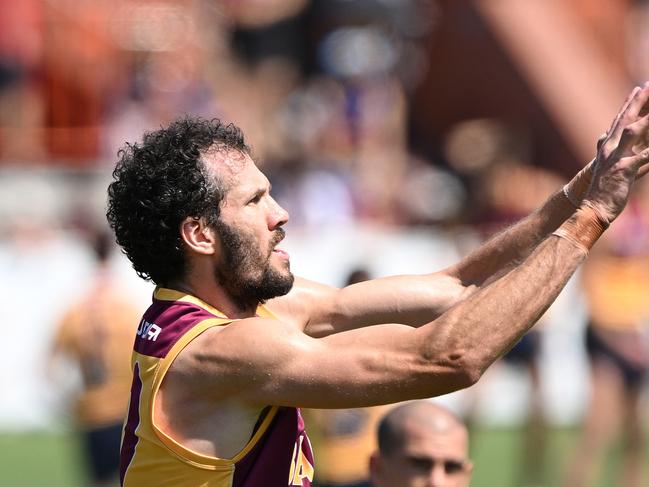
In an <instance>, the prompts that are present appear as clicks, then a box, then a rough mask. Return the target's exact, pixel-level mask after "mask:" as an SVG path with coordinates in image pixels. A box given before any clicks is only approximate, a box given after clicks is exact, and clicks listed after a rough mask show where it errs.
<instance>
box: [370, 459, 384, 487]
mask: <svg viewBox="0 0 649 487" xmlns="http://www.w3.org/2000/svg"><path fill="white" fill-rule="evenodd" d="M368 463H369V465H368V467H369V471H370V479H371V480H372V485H378V483H379V481H380V478H381V454H380V453H379V451H378V450H375V451H374V452H373V453H372V455H371V456H370V458H369V462H368Z"/></svg>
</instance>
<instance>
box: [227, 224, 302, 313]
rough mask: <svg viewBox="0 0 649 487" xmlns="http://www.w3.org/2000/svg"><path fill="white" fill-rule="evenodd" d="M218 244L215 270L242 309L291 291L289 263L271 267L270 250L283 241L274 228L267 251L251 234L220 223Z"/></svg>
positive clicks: (280, 232) (280, 229)
mask: <svg viewBox="0 0 649 487" xmlns="http://www.w3.org/2000/svg"><path fill="white" fill-rule="evenodd" d="M214 227H215V230H216V232H217V233H218V235H219V237H220V240H221V248H222V250H223V259H222V260H221V262H220V263H219V264H218V265H217V266H216V267H215V268H214V275H215V278H216V280H217V282H218V283H219V284H220V285H222V286H223V287H224V288H225V289H226V290H227V291H228V293H229V294H230V296H232V298H233V299H234V300H235V301H236V302H237V304H238V305H239V307H240V308H241V309H245V308H251V307H256V306H257V304H259V303H263V302H265V301H266V300H268V299H272V298H275V297H278V296H283V295H285V294H287V293H288V292H289V291H290V290H291V288H292V287H293V280H294V277H293V274H292V273H291V271H290V264H289V262H288V261H286V262H282V263H279V264H276V265H273V263H272V261H271V257H272V255H273V249H274V248H275V246H276V245H277V244H278V243H279V242H280V241H281V240H282V239H283V238H284V235H285V232H284V230H283V229H282V228H277V229H276V230H275V232H274V236H273V238H272V239H271V240H270V243H269V246H268V248H262V247H261V246H260V244H259V243H258V242H257V241H256V239H255V238H254V236H253V235H252V234H249V233H247V232H246V231H245V230H243V229H237V228H235V227H231V226H229V225H227V224H225V223H223V222H222V221H218V222H217V223H216V224H215V226H214Z"/></svg>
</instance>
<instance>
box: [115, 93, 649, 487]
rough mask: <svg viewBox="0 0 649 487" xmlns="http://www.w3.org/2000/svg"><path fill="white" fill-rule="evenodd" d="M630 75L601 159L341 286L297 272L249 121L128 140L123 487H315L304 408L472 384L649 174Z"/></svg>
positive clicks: (118, 212)
mask: <svg viewBox="0 0 649 487" xmlns="http://www.w3.org/2000/svg"><path fill="white" fill-rule="evenodd" d="M647 100H649V84H647V85H645V86H644V87H643V88H639V87H638V88H636V89H635V90H634V91H633V92H632V93H631V95H630V96H629V98H628V99H627V101H626V103H625V104H624V106H623V107H622V109H621V111H620V113H619V114H618V116H617V117H616V118H615V120H614V121H613V124H612V125H611V127H610V129H609V131H608V132H607V134H606V135H605V136H604V137H602V138H601V139H600V142H599V144H598V153H597V157H596V158H595V159H594V161H593V162H591V163H590V164H589V165H587V166H586V168H585V169H584V170H583V171H581V172H580V173H579V174H578V175H577V176H576V177H575V178H574V179H573V180H572V181H571V182H570V183H569V184H568V185H566V187H565V188H563V190H559V191H557V193H556V194H554V195H552V196H551V197H550V198H549V199H548V200H547V201H546V202H545V203H544V204H543V205H542V206H541V207H540V208H539V209H538V210H536V211H535V212H533V213H532V214H530V215H529V216H528V217H526V218H524V219H523V220H521V221H520V222H519V223H517V224H516V225H514V226H512V227H511V228H509V229H507V230H506V231H505V232H503V233H501V234H500V235H498V236H496V237H494V238H493V239H491V240H490V241H488V242H487V243H485V244H484V245H482V246H481V247H480V248H478V249H477V250H475V251H474V252H472V253H471V254H469V255H468V256H467V257H465V258H464V259H462V260H461V261H460V262H458V263H457V264H455V265H453V266H451V267H449V268H447V269H444V270H442V271H439V272H435V273H432V274H426V275H419V276H396V277H390V278H383V279H375V280H370V281H365V282H362V283H358V284H354V285H351V286H348V287H345V288H342V289H335V288H331V287H328V286H324V285H320V284H316V283H313V282H309V281H307V280H304V279H299V278H298V279H294V277H293V275H292V274H291V271H290V265H289V256H288V254H287V253H286V252H285V251H283V250H282V249H281V247H279V244H280V242H281V240H282V239H283V238H284V231H283V230H282V226H283V225H284V224H285V223H286V222H287V221H288V214H287V212H286V211H285V210H284V209H283V208H281V207H280V206H279V205H278V204H277V203H276V202H275V200H274V199H273V198H272V196H271V194H270V184H269V182H268V179H267V178H266V176H264V174H263V173H261V172H260V171H259V169H258V168H257V166H256V165H255V163H254V161H253V160H252V158H251V156H250V150H249V148H248V147H247V146H246V144H245V143H244V140H243V137H242V136H241V133H240V131H239V130H238V129H237V128H235V127H234V126H232V125H224V124H222V123H220V122H218V121H205V120H201V119H193V118H185V119H182V120H179V121H176V122H174V123H172V124H170V125H169V126H168V127H166V128H162V129H160V130H158V131H156V132H152V133H149V134H146V135H145V137H144V140H143V141H142V143H139V144H132V145H128V146H127V147H126V148H125V149H124V150H123V151H121V153H120V154H121V158H120V161H119V162H118V164H117V167H116V169H115V171H114V179H115V180H114V181H113V183H112V184H111V185H110V188H109V204H108V219H109V221H110V224H111V226H112V227H113V229H114V230H115V234H116V236H117V241H118V242H119V244H120V245H121V246H122V248H123V249H124V252H125V253H126V255H127V256H128V257H129V259H130V260H131V262H132V263H133V267H134V268H135V270H136V271H137V273H138V274H139V275H140V276H142V277H144V278H148V279H151V280H152V281H154V282H155V283H156V284H157V286H158V287H157V288H156V290H155V293H154V296H153V304H152V305H151V307H150V308H149V309H148V310H147V311H146V312H145V314H144V315H143V317H142V320H141V321H140V325H139V327H138V330H137V337H136V340H135V345H134V352H133V359H132V365H133V384H132V390H131V401H130V405H129V411H128V416H127V418H126V423H125V426H124V434H123V439H122V449H121V478H122V483H123V485H126V486H141V485H157V486H164V485H169V486H172V485H173V486H176V487H178V486H181V487H182V486H199V485H201V486H213V487H217V486H232V485H233V486H248V487H250V486H280V485H286V486H288V485H302V486H305V485H311V481H312V479H313V475H314V468H313V455H312V451H311V447H310V444H309V441H308V438H307V436H306V433H305V431H304V423H303V421H302V418H301V415H300V410H299V407H313V408H350V407H361V406H371V405H377V404H387V403H393V402H399V401H403V400H407V399H417V398H425V397H431V396H436V395H440V394H445V393H448V392H451V391H454V390H457V389H460V388H463V387H466V386H469V385H471V384H473V383H474V382H475V381H477V380H478V378H479V377H480V376H481V374H482V373H483V372H484V371H485V370H486V368H487V367H488V366H489V365H490V364H491V363H493V362H494V361H495V360H496V359H497V358H498V357H499V356H501V355H502V354H503V353H504V352H506V351H507V350H508V349H509V348H511V346H512V345H513V344H514V343H515V342H516V341H517V340H518V339H519V338H520V337H521V336H522V335H523V334H524V333H525V332H526V331H527V330H528V329H529V328H530V327H531V326H532V325H533V324H534V322H535V321H536V320H537V319H538V318H539V316H540V315H541V314H542V313H543V311H545V309H546V308H547V307H548V306H549V305H550V303H551V302H552V301H553V300H554V299H555V298H556V296H557V294H558V293H559V291H560V290H561V289H562V288H563V286H564V285H565V284H566V282H567V280H568V279H569V277H570V276H571V275H572V274H573V272H574V271H575V269H576V268H577V266H578V265H579V264H580V263H581V262H582V261H583V260H584V258H585V257H586V255H587V254H588V250H589V248H590V247H591V246H592V245H593V244H594V243H595V241H596V240H597V239H598V238H599V236H600V235H601V234H602V232H603V231H604V230H605V228H606V227H607V226H608V224H609V223H610V222H611V221H613V220H614V219H615V218H616V217H617V215H618V214H619V213H620V212H621V211H622V209H623V208H624V206H625V204H626V201H627V198H628V195H629V191H630V188H631V186H632V184H633V182H634V180H635V178H636V177H637V176H638V175H643V174H644V173H645V172H647V170H648V166H646V163H647V162H648V161H649V148H648V147H647V143H646V142H645V141H643V138H644V136H645V135H646V133H647V131H648V127H649V119H648V117H647V116H644V114H643V113H641V112H642V109H643V107H644V106H645V104H646V103H647Z"/></svg>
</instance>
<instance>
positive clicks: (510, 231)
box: [448, 191, 575, 286]
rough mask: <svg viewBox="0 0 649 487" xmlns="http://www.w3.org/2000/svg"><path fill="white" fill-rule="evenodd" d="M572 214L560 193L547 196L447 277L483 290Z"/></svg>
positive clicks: (530, 251) (520, 260)
mask: <svg viewBox="0 0 649 487" xmlns="http://www.w3.org/2000/svg"><path fill="white" fill-rule="evenodd" d="M574 211H575V207H574V206H573V205H572V204H571V203H570V201H569V200H568V199H567V198H566V196H565V194H564V192H563V191H557V192H556V193H554V194H553V195H552V196H550V197H549V198H548V199H547V200H546V202H545V203H544V204H543V206H541V207H540V208H539V209H537V210H536V211H534V212H533V213H531V214H530V215H528V216H527V217H525V218H523V219H522V220H520V221H519V222H517V223H516V224H514V225H512V226H511V227H509V228H507V229H506V230H504V231H503V232H501V233H499V234H498V235H496V236H494V237H492V238H491V239H489V240H488V241H487V242H486V243H484V244H483V245H481V246H480V247H478V248H477V249H476V250H474V251H473V252H471V253H470V254H469V255H468V256H467V257H465V258H464V259H462V260H461V261H460V262H459V263H458V264H456V265H455V266H453V267H451V268H450V269H449V270H448V273H449V274H450V275H452V276H454V277H457V278H458V279H459V280H460V282H461V283H462V284H463V285H464V286H470V285H475V286H485V285H487V284H489V283H492V282H494V281H495V280H497V279H499V278H501V277H502V276H503V275H505V274H507V273H508V272H509V271H511V270H512V269H513V268H514V267H516V265H518V264H520V263H521V262H522V261H523V260H525V259H526V258H527V257H528V256H529V255H530V254H531V253H532V251H533V250H534V249H535V248H536V246H538V245H539V244H540V243H541V242H542V241H543V240H544V239H546V238H547V236H548V235H549V234H551V233H552V232H553V231H554V230H556V229H557V228H558V227H559V226H560V225H561V224H562V223H563V222H564V221H565V220H566V219H567V218H569V217H570V216H571V215H572V214H573V213H574Z"/></svg>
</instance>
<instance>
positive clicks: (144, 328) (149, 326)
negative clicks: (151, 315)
mask: <svg viewBox="0 0 649 487" xmlns="http://www.w3.org/2000/svg"><path fill="white" fill-rule="evenodd" d="M161 331H162V329H161V328H160V327H159V326H158V325H156V324H155V323H149V322H148V321H146V320H145V319H144V318H143V319H142V321H140V325H139V326H138V327H137V336H139V337H142V338H144V339H145V340H151V341H152V342H155V341H156V340H157V339H158V335H159V334H160V332H161Z"/></svg>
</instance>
